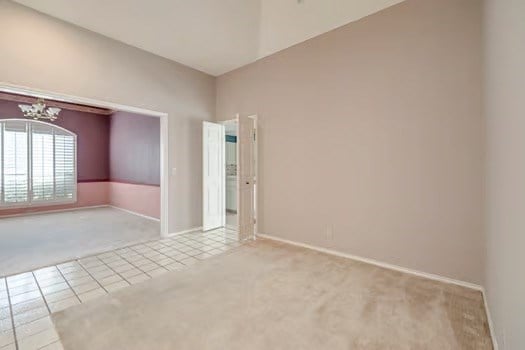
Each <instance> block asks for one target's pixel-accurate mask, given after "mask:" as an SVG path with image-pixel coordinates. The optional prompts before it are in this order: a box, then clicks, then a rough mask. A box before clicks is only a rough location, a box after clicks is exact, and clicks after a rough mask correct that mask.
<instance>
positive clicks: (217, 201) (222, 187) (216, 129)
mask: <svg viewBox="0 0 525 350" xmlns="http://www.w3.org/2000/svg"><path fill="white" fill-rule="evenodd" d="M225 137H226V136H225V133H224V125H221V124H215V123H209V122H203V124H202V159H203V163H202V170H203V171H202V173H203V176H202V178H203V189H202V192H203V200H202V202H203V210H202V229H203V230H204V231H207V230H212V229H215V228H218V227H222V226H224V224H225V222H226V197H225V191H226V182H225V175H226V165H225V147H224V144H225Z"/></svg>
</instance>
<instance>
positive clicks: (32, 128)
mask: <svg viewBox="0 0 525 350" xmlns="http://www.w3.org/2000/svg"><path fill="white" fill-rule="evenodd" d="M76 148H77V137H76V135H75V134H74V133H72V132H70V131H68V130H66V129H63V128H61V127H58V126H56V125H53V124H49V123H44V122H40V121H34V120H26V119H0V207H4V208H5V207H24V206H33V205H34V206H37V205H50V204H61V203H71V202H74V201H76V191H77V171H76V170H77V166H76V165H77V164H76Z"/></svg>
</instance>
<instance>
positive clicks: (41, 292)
mask: <svg viewBox="0 0 525 350" xmlns="http://www.w3.org/2000/svg"><path fill="white" fill-rule="evenodd" d="M31 275H32V276H33V278H34V279H35V283H36V286H37V287H38V291H39V292H40V295H41V296H42V299H44V304H46V308H47V312H49V314H51V309H50V308H49V305H48V304H47V300H46V297H45V296H44V292H43V291H42V288H40V283H38V280H37V279H36V276H35V272H34V271H31Z"/></svg>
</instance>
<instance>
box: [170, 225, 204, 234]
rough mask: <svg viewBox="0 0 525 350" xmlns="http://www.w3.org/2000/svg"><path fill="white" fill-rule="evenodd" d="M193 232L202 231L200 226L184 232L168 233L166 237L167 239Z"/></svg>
mask: <svg viewBox="0 0 525 350" xmlns="http://www.w3.org/2000/svg"><path fill="white" fill-rule="evenodd" d="M195 231H202V226H199V227H194V228H190V229H189V230H184V231H179V232H173V233H168V237H169V236H178V235H183V234H185V233H191V232H195Z"/></svg>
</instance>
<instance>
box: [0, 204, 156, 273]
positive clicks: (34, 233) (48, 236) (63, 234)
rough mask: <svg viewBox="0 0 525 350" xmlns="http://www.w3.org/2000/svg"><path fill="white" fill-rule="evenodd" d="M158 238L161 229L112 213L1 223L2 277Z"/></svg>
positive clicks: (35, 217) (69, 213) (84, 212)
mask: <svg viewBox="0 0 525 350" xmlns="http://www.w3.org/2000/svg"><path fill="white" fill-rule="evenodd" d="M159 237H160V224H159V223H158V222H156V221H153V220H148V219H145V218H143V217H140V216H137V215H133V214H129V213H127V212H124V211H122V210H118V209H115V208H110V207H105V208H92V209H82V210H74V211H65V212H56V213H47V214H35V215H30V216H20V217H11V218H0V277H1V276H7V275H12V274H15V273H19V272H25V271H30V270H33V269H36V268H39V267H43V266H47V265H52V264H56V263H60V262H63V261H66V260H71V259H75V258H79V257H84V256H87V255H90V254H95V253H100V252H104V251H107V250H111V249H115V248H120V247H122V246H125V245H130V244H132V243H137V242H142V241H145V240H152V239H155V238H159Z"/></svg>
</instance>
